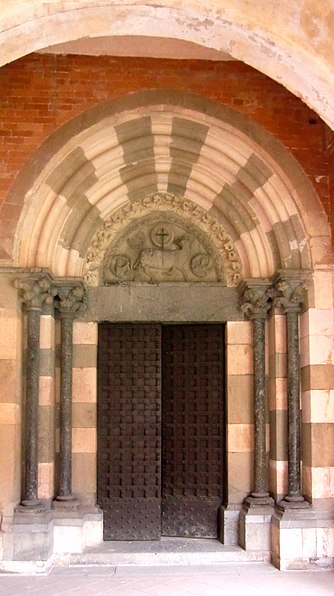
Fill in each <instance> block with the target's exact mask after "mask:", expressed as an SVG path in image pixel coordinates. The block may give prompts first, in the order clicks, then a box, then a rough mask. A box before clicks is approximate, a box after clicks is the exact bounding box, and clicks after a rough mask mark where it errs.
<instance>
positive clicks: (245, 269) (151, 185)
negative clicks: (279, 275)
mask: <svg viewBox="0 0 334 596" xmlns="http://www.w3.org/2000/svg"><path fill="white" fill-rule="evenodd" d="M82 122H84V124H82ZM78 128H79V132H78ZM52 145H53V146H56V147H57V146H58V150H56V152H55V154H54V156H53V157H51V159H49V160H48V162H47V163H45V155H49V151H50V149H49V146H50V148H51V146H52ZM38 161H40V165H41V173H40V174H39V175H38V176H37V178H36V179H34V178H32V177H31V174H28V176H25V191H24V192H23V195H24V197H25V202H24V207H23V210H22V215H21V218H20V221H19V223H18V228H17V234H16V238H15V246H14V258H15V263H16V264H17V265H18V266H22V267H32V266H33V267H41V266H44V267H50V268H51V269H52V271H53V272H54V273H55V274H56V275H60V276H63V275H72V276H73V275H74V276H80V275H82V272H83V268H84V263H85V258H86V253H87V250H88V247H89V245H90V244H91V242H92V240H93V236H94V234H95V233H96V232H97V231H98V230H99V229H102V227H103V225H104V221H105V220H106V219H107V218H109V217H111V216H112V214H114V213H116V211H117V210H118V209H123V208H125V209H127V205H128V206H129V208H130V210H131V209H133V206H134V205H135V204H136V201H138V200H141V199H142V198H143V197H144V196H145V195H148V194H154V193H159V192H167V193H171V194H173V195H176V196H178V197H182V198H183V199H186V200H190V201H191V202H192V203H194V204H195V205H199V207H201V208H202V209H204V211H206V212H208V213H209V214H211V215H213V216H214V217H215V218H216V219H217V220H218V221H219V222H220V223H221V225H222V226H223V227H224V229H225V231H226V233H227V234H228V235H229V236H230V237H231V239H232V241H233V242H234V243H235V246H236V250H237V252H238V254H239V258H240V259H241V262H242V275H243V276H244V277H268V276H270V275H272V274H273V273H274V272H275V270H276V269H277V268H286V267H287V268H291V267H292V268H308V267H310V266H315V265H317V264H319V265H320V264H321V263H324V262H326V261H327V259H328V255H327V247H328V246H329V244H330V243H329V238H330V232H329V226H328V223H327V221H326V217H325V214H324V211H323V208H322V206H321V204H320V201H319V199H318V197H317V196H316V194H315V191H314V190H313V188H312V187H311V185H310V184H309V182H308V180H307V178H306V176H305V175H304V173H303V172H302V170H301V169H300V167H299V166H298V164H297V162H296V161H295V160H294V159H293V158H292V157H291V156H290V155H289V153H288V152H287V151H286V150H285V149H284V148H283V147H282V145H281V144H280V143H279V142H278V141H277V140H276V139H274V138H273V137H272V136H271V135H269V134H268V133H267V132H266V131H264V129H263V128H261V127H259V126H257V125H255V124H254V123H250V122H249V121H248V120H247V119H245V118H244V117H241V116H240V115H239V114H237V113H235V112H233V110H230V109H227V108H224V107H221V106H218V105H217V104H215V103H213V102H210V101H207V100H203V99H202V98H199V97H197V96H194V95H188V94H183V93H180V94H178V93H168V92H154V91H152V92H144V93H138V94H132V95H130V96H128V97H127V98H123V99H122V100H116V101H113V102H110V103H108V104H105V105H102V106H100V107H97V108H95V109H93V110H91V111H90V112H88V113H87V115H86V118H85V119H84V121H83V120H82V118H81V117H80V118H78V119H75V120H74V121H73V122H72V123H70V124H68V125H65V126H63V127H62V128H61V129H60V130H59V131H58V132H57V133H55V134H54V135H53V136H52V139H50V140H49V141H47V142H46V143H45V144H44V145H43V147H42V148H41V149H40V150H39V151H38V152H37V154H36V156H35V157H34V163H35V167H34V171H36V163H38ZM27 172H29V165H27ZM16 192H17V193H18V194H19V195H20V198H21V197H22V186H21V185H19V183H18V185H17V191H16ZM12 194H14V195H15V188H14V189H13V193H12ZM321 247H323V248H322V250H320V248H321Z"/></svg>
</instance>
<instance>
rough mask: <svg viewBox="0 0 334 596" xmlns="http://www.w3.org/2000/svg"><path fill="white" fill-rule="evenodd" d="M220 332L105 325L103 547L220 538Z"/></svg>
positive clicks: (101, 484) (215, 328)
mask: <svg viewBox="0 0 334 596" xmlns="http://www.w3.org/2000/svg"><path fill="white" fill-rule="evenodd" d="M223 462H224V325H221V324H219V325H207V324H205V325H202V324H196V325H160V324H136V325H135V324H112V323H102V324H101V325H100V326H99V397H98V503H99V505H100V506H101V508H102V509H103V512H104V539H105V540H153V539H156V540H158V539H159V538H160V537H161V536H179V537H197V538H200V537H202V538H204V537H211V538H217V537H218V533H219V528H218V519H219V510H220V506H221V504H222V499H223V470H224V466H223Z"/></svg>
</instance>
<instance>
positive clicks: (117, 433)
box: [97, 323, 161, 540]
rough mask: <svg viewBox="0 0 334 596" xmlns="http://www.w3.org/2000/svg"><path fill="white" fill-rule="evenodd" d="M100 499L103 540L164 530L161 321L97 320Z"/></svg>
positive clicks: (133, 537) (146, 535) (148, 537)
mask: <svg viewBox="0 0 334 596" xmlns="http://www.w3.org/2000/svg"><path fill="white" fill-rule="evenodd" d="M98 381H99V383H98V384H99V389H98V394H99V397H98V400H99V403H98V421H97V426H98V457H97V467H98V469H97V501H98V504H99V505H100V507H101V509H102V510H103V513H104V515H103V535H104V540H154V539H159V538H160V535H161V522H160V519H161V488H160V487H161V327H160V325H113V324H110V323H102V324H101V325H99V376H98Z"/></svg>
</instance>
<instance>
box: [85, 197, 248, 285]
mask: <svg viewBox="0 0 334 596" xmlns="http://www.w3.org/2000/svg"><path fill="white" fill-rule="evenodd" d="M240 275H241V263H240V259H239V256H238V253H237V252H236V250H235V247H234V244H233V241H232V239H231V238H230V236H229V235H228V234H227V232H226V231H225V229H224V227H223V226H222V225H221V223H220V222H218V221H217V219H216V218H214V217H213V216H212V215H211V214H210V213H208V212H207V211H205V210H204V209H202V208H201V207H200V206H199V205H196V204H195V203H193V202H191V201H189V200H186V199H182V198H179V197H176V196H174V195H171V194H169V193H162V192H160V193H156V194H154V195H150V196H146V197H144V198H142V199H140V200H138V201H133V202H132V203H128V204H127V205H125V206H124V207H122V208H121V209H119V210H118V211H117V212H116V213H114V214H113V215H112V216H111V217H110V218H108V219H107V220H106V221H105V222H104V224H103V227H102V228H100V229H99V230H98V231H97V232H96V234H95V236H94V238H93V241H92V243H91V245H90V247H89V249H88V251H87V256H86V263H85V267H84V279H85V281H86V283H87V284H88V285H90V286H92V285H93V286H94V285H98V284H99V283H124V282H131V281H146V282H152V281H154V282H161V281H172V282H175V281H180V282H181V281H191V282H196V281H197V282H199V281H202V282H210V281H211V282H212V281H215V282H217V281H218V282H222V281H224V282H225V283H226V285H228V286H236V285H237V284H238V283H239V281H240Z"/></svg>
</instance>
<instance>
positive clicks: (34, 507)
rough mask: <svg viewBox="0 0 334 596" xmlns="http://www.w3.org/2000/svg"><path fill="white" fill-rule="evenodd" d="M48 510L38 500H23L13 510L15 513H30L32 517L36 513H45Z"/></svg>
mask: <svg viewBox="0 0 334 596" xmlns="http://www.w3.org/2000/svg"><path fill="white" fill-rule="evenodd" d="M48 510H49V507H48V506H47V505H46V504H45V503H44V502H43V501H40V500H39V499H24V500H23V501H21V503H20V504H19V505H18V506H17V507H16V508H15V511H16V512H17V513H31V514H32V515H35V514H36V513H45V512H46V511H48Z"/></svg>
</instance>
